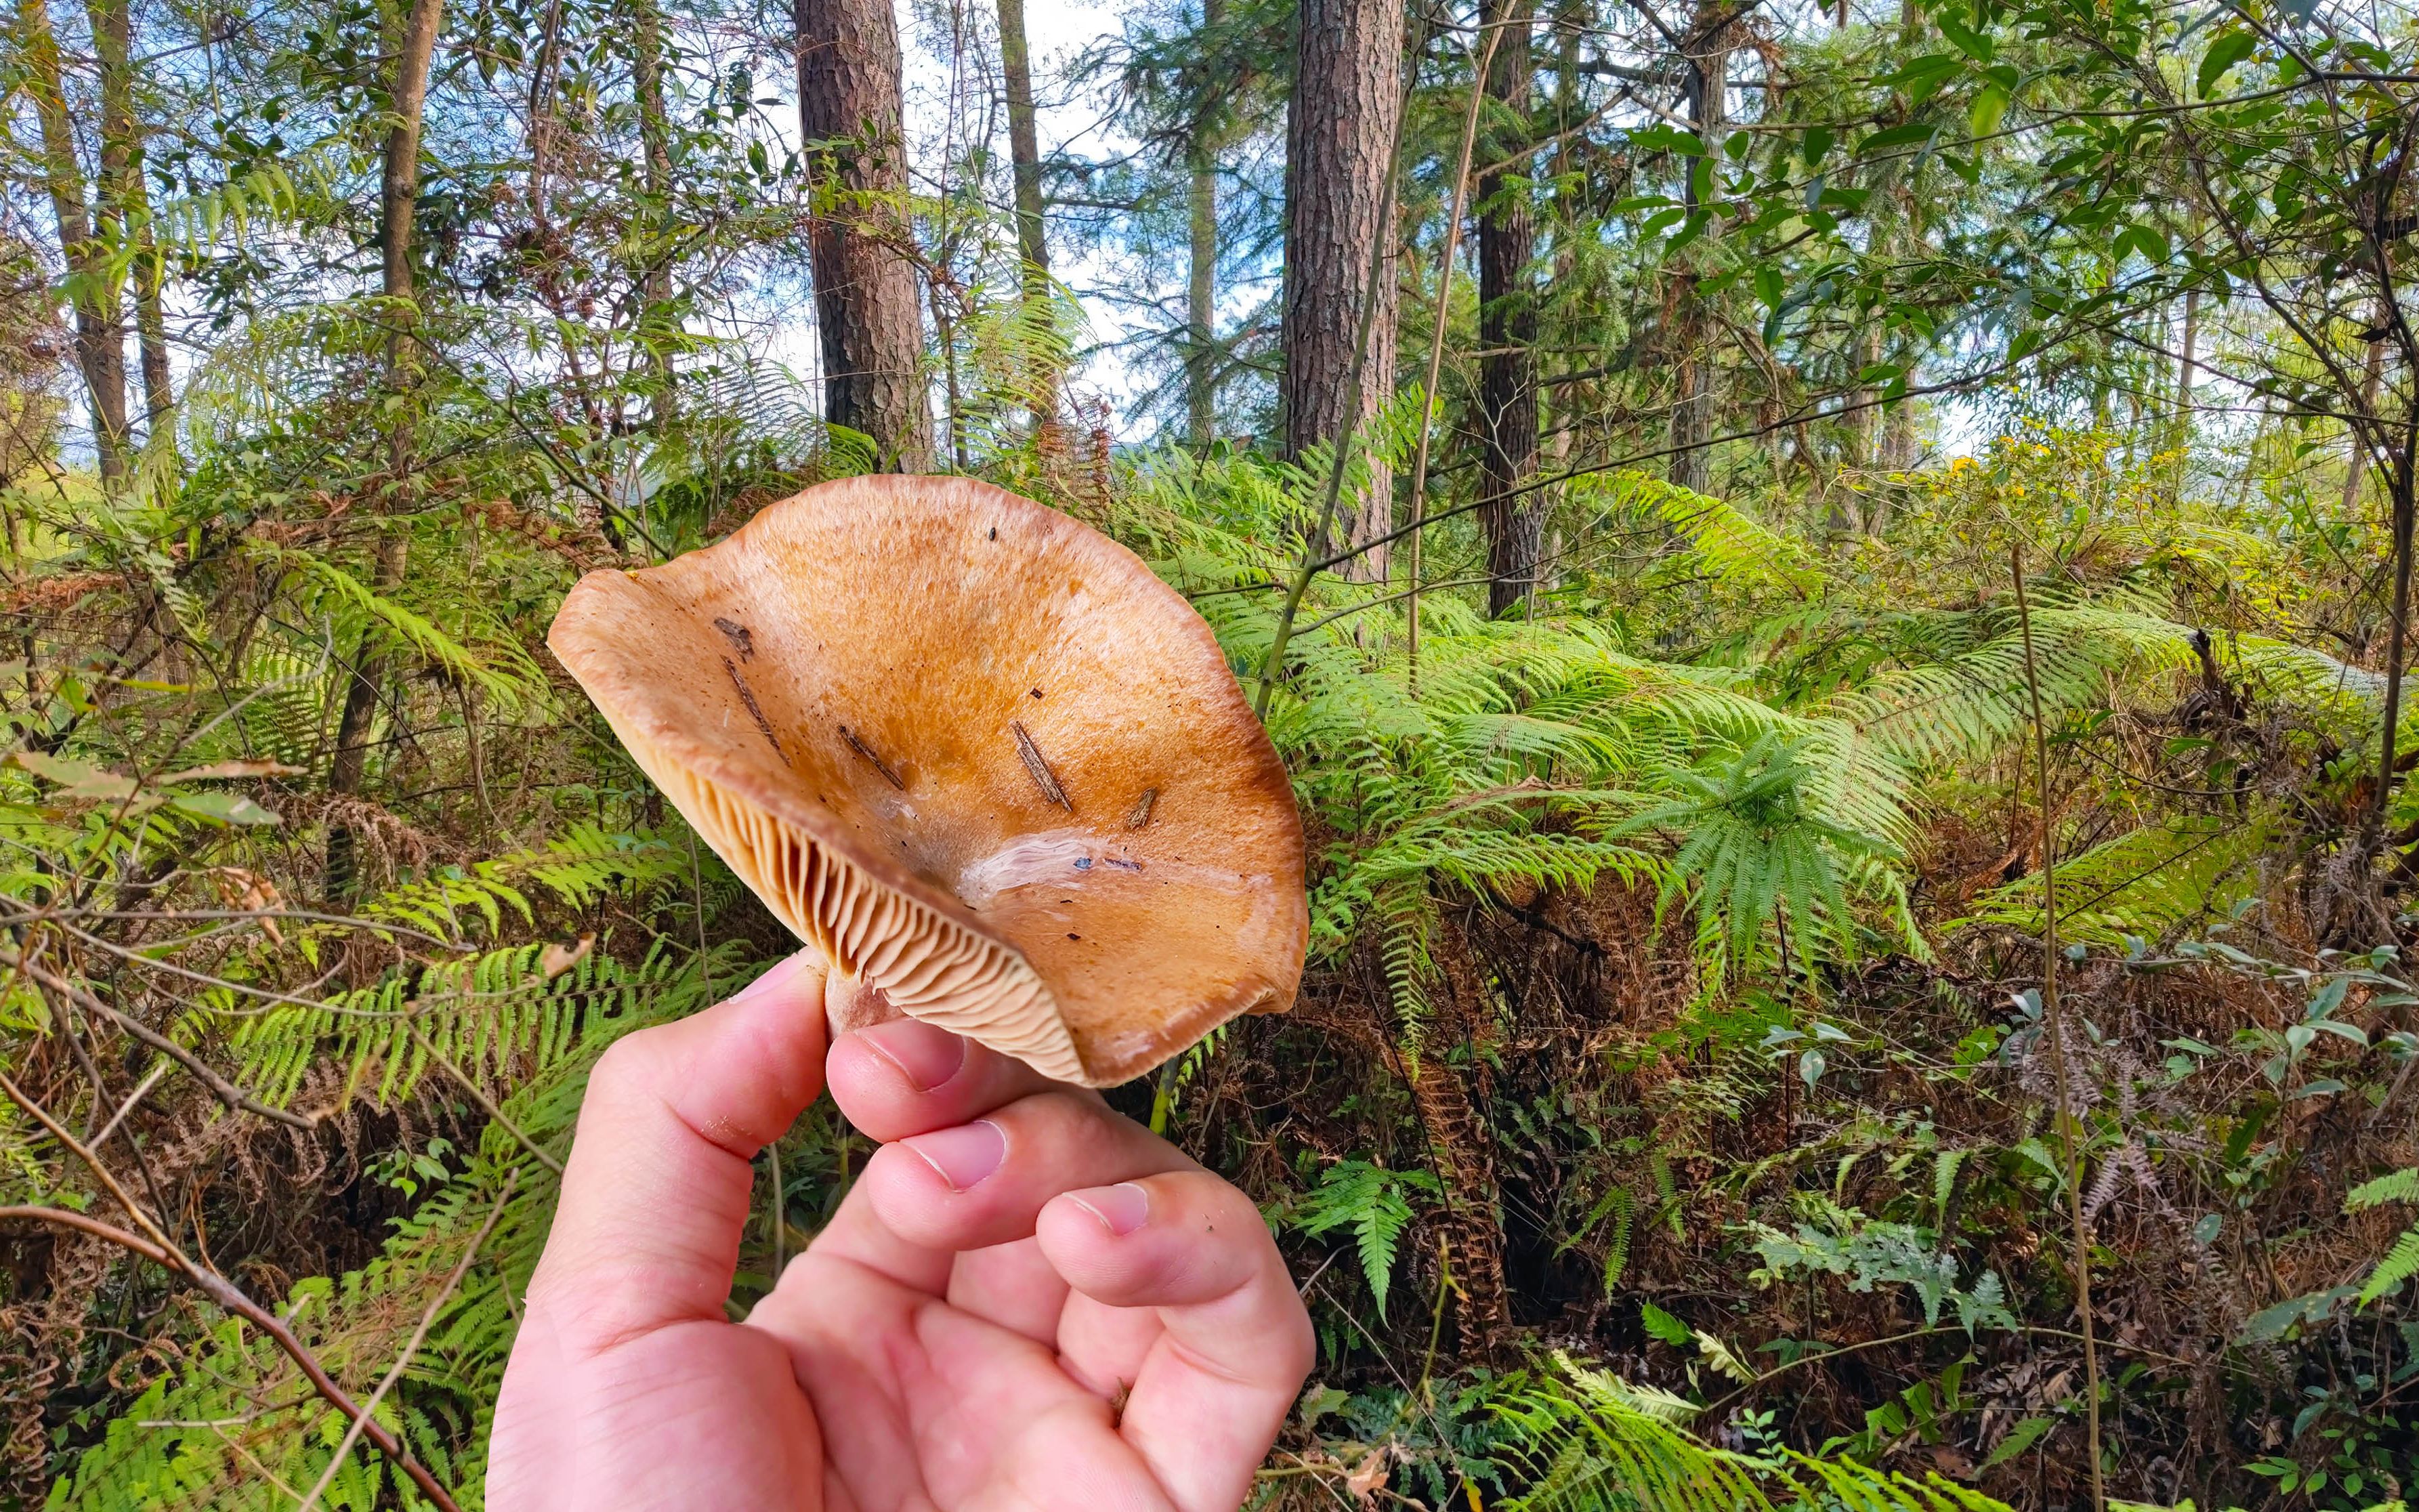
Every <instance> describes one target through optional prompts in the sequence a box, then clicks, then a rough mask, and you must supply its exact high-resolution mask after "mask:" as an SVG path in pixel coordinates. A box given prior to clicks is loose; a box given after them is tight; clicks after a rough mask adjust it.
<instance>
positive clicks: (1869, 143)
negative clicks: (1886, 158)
mask: <svg viewBox="0 0 2419 1512" xmlns="http://www.w3.org/2000/svg"><path fill="white" fill-rule="evenodd" d="M1939 130H1940V127H1939V126H1938V125H1937V124H1936V123H1934V122H1932V121H1909V122H1907V123H1906V124H1905V125H1904V126H1893V127H1891V128H1890V129H1889V130H1887V131H1875V132H1873V133H1872V135H1871V136H1868V137H1866V138H1865V139H1864V140H1863V141H1861V142H1859V143H1857V156H1858V157H1860V158H1861V157H1863V156H1864V155H1865V154H1866V153H1868V152H1885V151H1887V150H1888V149H1889V148H1891V147H1908V146H1911V145H1913V144H1915V143H1917V142H1929V141H1931V140H1932V138H1933V136H1934V133H1935V132H1937V131H1939Z"/></svg>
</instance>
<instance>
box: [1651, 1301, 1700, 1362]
mask: <svg viewBox="0 0 2419 1512" xmlns="http://www.w3.org/2000/svg"><path fill="white" fill-rule="evenodd" d="M1638 1320H1639V1322H1641V1323H1642V1324H1644V1325H1645V1328H1646V1332H1648V1333H1649V1334H1652V1335H1655V1336H1656V1338H1658V1339H1661V1340H1662V1341H1663V1342H1664V1343H1666V1344H1669V1345H1671V1346H1672V1348H1673V1349H1675V1350H1685V1349H1687V1348H1688V1346H1690V1345H1691V1344H1693V1343H1695V1342H1696V1338H1697V1336H1696V1335H1695V1334H1694V1333H1692V1332H1690V1330H1689V1328H1688V1325H1687V1324H1686V1323H1684V1322H1682V1321H1680V1320H1679V1319H1676V1318H1674V1317H1672V1315H1671V1314H1670V1313H1667V1312H1665V1311H1664V1310H1663V1309H1662V1308H1660V1307H1657V1306H1656V1305H1655V1304H1653V1303H1651V1302H1641V1303H1640V1304H1638Z"/></svg>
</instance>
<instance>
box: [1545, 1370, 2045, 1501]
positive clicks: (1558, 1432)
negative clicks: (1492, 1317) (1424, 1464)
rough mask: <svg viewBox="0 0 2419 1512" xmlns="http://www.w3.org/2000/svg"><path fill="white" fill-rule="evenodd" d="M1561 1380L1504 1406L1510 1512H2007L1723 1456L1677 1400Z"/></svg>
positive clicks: (1848, 1468)
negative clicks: (1696, 1432) (1515, 1489)
mask: <svg viewBox="0 0 2419 1512" xmlns="http://www.w3.org/2000/svg"><path fill="white" fill-rule="evenodd" d="M1553 1364H1554V1368H1553V1370H1552V1372H1551V1373H1550V1374H1548V1375H1547V1376H1545V1377H1544V1378H1543V1379H1542V1380H1540V1381H1537V1382H1536V1383H1535V1384H1533V1386H1531V1387H1530V1388H1528V1389H1527V1390H1525V1391H1522V1392H1520V1393H1518V1395H1517V1396H1514V1397H1513V1398H1512V1399H1511V1400H1510V1401H1509V1402H1507V1403H1504V1404H1502V1405H1499V1407H1498V1409H1497V1411H1498V1412H1500V1413H1501V1414H1502V1417H1503V1419H1504V1422H1505V1426H1506V1427H1507V1428H1508V1429H1509V1430H1510V1436H1511V1440H1512V1442H1511V1443H1510V1445H1509V1446H1508V1447H1507V1448H1506V1449H1505V1450H1503V1451H1502V1458H1503V1461H1504V1464H1505V1468H1506V1469H1507V1471H1509V1472H1510V1473H1513V1474H1515V1475H1517V1476H1519V1477H1520V1478H1522V1479H1523V1480H1524V1481H1525V1482H1526V1486H1525V1487H1524V1489H1522V1490H1521V1492H1520V1493H1519V1494H1518V1495H1517V1496H1514V1497H1510V1498H1506V1499H1505V1500H1504V1501H1502V1503H1500V1505H1502V1507H1504V1508H1505V1509H1506V1512H1774V1509H1775V1508H1777V1507H1784V1506H1786V1507H1797V1506H1823V1505H1839V1506H1846V1507H1854V1508H1857V1509H1858V1512H2007V1508H2006V1506H2005V1504H2003V1503H2000V1502H1996V1501H1994V1500H1993V1499H1992V1498H1990V1497H1987V1496H1984V1495H1982V1494H1980V1492H1978V1491H1973V1490H1969V1489H1965V1488H1964V1487H1962V1486H1957V1485H1954V1484H1952V1483H1950V1482H1949V1481H1946V1480H1944V1479H1942V1478H1941V1477H1940V1476H1938V1475H1936V1474H1935V1475H1928V1476H1926V1477H1925V1478H1924V1479H1923V1480H1921V1481H1918V1480H1915V1479H1912V1478H1910V1477H1908V1476H1905V1475H1900V1474H1894V1473H1889V1472H1887V1471H1882V1470H1876V1469H1873V1468H1872V1467H1870V1466H1866V1465H1862V1464H1859V1463H1857V1462H1856V1461H1855V1460H1852V1459H1846V1458H1831V1457H1827V1456H1813V1455H1802V1454H1797V1453H1794V1452H1789V1451H1782V1452H1780V1453H1779V1454H1777V1455H1774V1456H1771V1457H1769V1458H1766V1457H1761V1456H1756V1455H1749V1454H1742V1453H1739V1452H1737V1451H1734V1450H1729V1449H1720V1448H1716V1447H1715V1446H1713V1445H1711V1444H1708V1443H1703V1441H1701V1440H1699V1439H1697V1438H1696V1437H1695V1436H1693V1435H1692V1434H1690V1433H1689V1432H1688V1431H1687V1426H1686V1425H1687V1423H1688V1422H1689V1421H1690V1420H1691V1419H1692V1418H1694V1417H1695V1416H1696V1415H1697V1413H1698V1412H1699V1411H1700V1409H1699V1408H1698V1407H1697V1406H1696V1404H1694V1403H1692V1402H1689V1401H1687V1400H1685V1399H1684V1398H1681V1397H1677V1396H1672V1395H1670V1394H1669V1393H1665V1392H1658V1391H1655V1390H1652V1389H1651V1388H1645V1387H1639V1386H1633V1385H1631V1384H1629V1383H1628V1382H1626V1381H1622V1380H1620V1379H1619V1378H1617V1377H1614V1376H1611V1375H1609V1374H1607V1373H1604V1372H1601V1371H1596V1370H1591V1369H1588V1368H1586V1367H1585V1366H1582V1365H1577V1364H1576V1363H1574V1362H1573V1361H1572V1360H1571V1359H1570V1358H1569V1357H1568V1356H1565V1355H1559V1354H1558V1355H1556V1356H1555V1357H1554V1362H1553Z"/></svg>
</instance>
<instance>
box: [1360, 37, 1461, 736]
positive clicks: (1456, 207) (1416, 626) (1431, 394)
mask: <svg viewBox="0 0 2419 1512" xmlns="http://www.w3.org/2000/svg"><path fill="white" fill-rule="evenodd" d="M1485 32H1486V36H1485V39H1484V45H1483V46H1482V45H1481V39H1479V38H1475V37H1473V38H1471V48H1472V50H1473V51H1474V52H1475V53H1476V54H1477V57H1476V59H1475V60H1474V61H1473V62H1472V63H1471V70H1470V108H1469V110H1467V111H1465V112H1464V113H1463V115H1462V117H1461V156H1460V157H1459V158H1458V159H1457V160H1456V162H1455V165H1454V170H1453V213H1452V214H1450V215H1448V216H1446V217H1445V223H1444V247H1443V249H1442V250H1441V251H1440V252H1439V253H1438V254H1437V294H1436V317H1435V319H1434V320H1433V321H1432V322H1431V323H1430V324H1429V327H1428V373H1427V377H1426V378H1425V379H1424V380H1423V381H1422V383H1421V386H1420V441H1419V446H1418V449H1417V450H1416V451H1415V452H1414V453H1413V454H1412V460H1411V523H1410V532H1411V534H1410V548H1411V563H1410V568H1411V587H1410V592H1409V593H1408V594H1404V595H1403V596H1404V597H1405V598H1406V599H1407V600H1408V601H1409V608H1408V609H1407V613H1408V615H1409V619H1408V621H1407V625H1406V630H1405V634H1406V635H1407V637H1408V639H1407V640H1405V642H1404V647H1405V653H1404V654H1405V656H1406V657H1407V658H1408V663H1409V668H1410V675H1409V686H1410V690H1411V691H1412V692H1413V693H1414V694H1416V693H1418V692H1419V690H1420V542H1421V540H1422V539H1423V537H1425V535H1426V533H1427V532H1425V531H1423V530H1422V529H1420V527H1421V525H1422V524H1423V523H1425V519H1424V517H1425V513H1426V510H1427V501H1428V440H1429V438H1430V436H1431V435H1432V434H1433V432H1434V431H1435V429H1436V402H1437V378H1438V377H1439V376H1440V375H1441V373H1442V372H1443V371H1444V328H1445V318H1446V316H1449V315H1451V314H1452V312H1453V297H1452V296H1453V273H1454V257H1455V255H1456V254H1457V253H1459V252H1460V250H1461V215H1462V210H1463V208H1465V207H1466V206H1468V205H1469V203H1470V155H1471V150H1472V149H1473V148H1474V147H1476V146H1477V144H1478V116H1479V112H1480V111H1481V110H1483V109H1484V108H1485V107H1486V104H1487V69H1489V68H1491V67H1493V66H1494V63H1495V44H1496V43H1497V42H1499V41H1501V40H1502V37H1503V29H1502V25H1501V23H1498V24H1496V25H1492V26H1488V27H1486V28H1485ZM1322 623H1323V622H1322ZM1313 628H1316V626H1314V627H1313Z"/></svg>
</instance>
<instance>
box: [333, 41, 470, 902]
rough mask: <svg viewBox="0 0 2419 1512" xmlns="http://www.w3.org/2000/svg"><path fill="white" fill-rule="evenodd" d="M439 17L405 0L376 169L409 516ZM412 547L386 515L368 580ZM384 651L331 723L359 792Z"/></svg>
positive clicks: (389, 374) (392, 502)
mask: <svg viewBox="0 0 2419 1512" xmlns="http://www.w3.org/2000/svg"><path fill="white" fill-rule="evenodd" d="M444 20H445V0H411V8H410V10H408V12H406V14H405V16H404V22H403V31H402V34H401V36H400V37H399V38H398V39H396V46H395V61H394V76H393V83H392V84H391V85H389V86H388V91H387V109H388V111H389V113H390V114H391V115H392V116H393V126H391V127H390V128H388V131H387V138H386V150H385V161H384V162H383V164H382V166H381V170H380V173H379V176H378V210H379V215H378V263H379V293H380V294H381V295H382V296H383V297H384V299H385V301H386V318H387V322H388V324H387V339H386V386H387V388H388V390H389V392H390V393H393V394H394V395H397V396H399V397H400V398H401V401H402V402H398V403H396V404H395V405H394V406H393V416H394V418H393V424H392V428H391V429H390V430H389V431H388V432H387V472H388V475H389V491H388V496H387V500H386V509H385V513H387V514H389V515H408V513H409V511H410V507H411V490H412V482H413V474H414V472H415V471H416V470H417V467H418V463H419V439H418V438H419V431H418V428H417V426H415V425H414V424H413V423H412V413H411V404H410V402H409V399H408V395H409V393H410V391H411V390H412V388H414V387H415V386H416V383H417V377H418V372H419V366H420V349H419V335H418V332H419V327H420V308H419V303H418V287H417V283H416V280H415V277H414V274H413V270H412V228H413V221H414V219H415V218H416V217H417V215H418V213H419V209H420V125H421V117H422V115H423V113H424V109H425V107H426V105H427V102H428V66H429V62H430V59H431V58H432V57H434V56H435V54H436V51H437V33H438V30H439V27H440V26H441V25H442V24H443V23H444ZM409 548H410V533H409V527H408V524H405V523H402V522H399V521H398V522H392V523H390V524H389V525H388V526H387V529H386V532H385V534H384V535H382V536H381V537H380V538H379V540H378V548H377V569H376V572H375V575H374V577H373V579H372V580H373V582H374V584H375V585H376V587H377V590H378V592H380V593H387V592H390V591H392V590H393V588H394V587H395V585H396V584H398V583H400V582H402V581H403V571H404V566H405V564H406V560H407V557H408V551H409ZM389 660H390V657H389V656H388V653H387V649H386V645H385V641H384V638H383V637H382V636H381V635H380V634H379V632H378V629H377V626H376V625H371V626H370V627H368V628H366V629H364V630H363V631H362V639H361V641H360V643H359V644H358V645H357V646H356V647H355V648H354V652H353V660H352V674H353V675H352V680H351V681H350V682H349V683H348V684H347V685H346V687H345V710H344V713H343V715H342V716H341V717H339V718H338V719H337V721H336V750H335V757H334V760H333V761H332V763H331V764H330V766H329V770H328V791H329V792H330V793H331V794H336V795H347V794H351V793H357V792H359V791H360V790H361V785H362V776H363V775H364V773H365V772H366V770H367V768H368V764H369V745H370V732H371V730H372V729H373V728H374V727H375V726H376V724H377V704H378V699H379V696H380V694H381V692H382V691H383V689H384V687H385V683H386V674H387V669H388V662H389ZM357 844H358V841H357V838H356V836H355V834H354V832H353V829H352V826H351V825H347V824H345V823H343V822H342V821H341V820H339V821H338V822H336V823H334V824H331V825H329V827H328V872H327V890H328V895H329V897H330V898H331V899H335V900H338V901H342V900H344V899H347V898H349V897H351V896H352V892H353V885H354V882H355V880H356V879H355V875H354V872H355V866H354V852H355V849H356V846H357Z"/></svg>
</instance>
